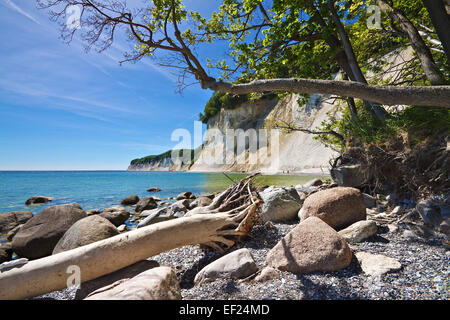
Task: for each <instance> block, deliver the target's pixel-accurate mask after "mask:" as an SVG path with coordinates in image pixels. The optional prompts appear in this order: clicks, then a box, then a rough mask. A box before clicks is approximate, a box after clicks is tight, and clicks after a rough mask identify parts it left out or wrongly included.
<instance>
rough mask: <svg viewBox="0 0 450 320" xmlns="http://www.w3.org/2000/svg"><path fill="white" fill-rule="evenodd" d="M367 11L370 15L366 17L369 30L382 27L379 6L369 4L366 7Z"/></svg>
mask: <svg viewBox="0 0 450 320" xmlns="http://www.w3.org/2000/svg"><path fill="white" fill-rule="evenodd" d="M367 12H368V13H369V14H370V16H369V17H368V19H367V28H369V29H371V30H373V29H382V27H381V9H380V7H379V6H376V5H370V6H368V7H367Z"/></svg>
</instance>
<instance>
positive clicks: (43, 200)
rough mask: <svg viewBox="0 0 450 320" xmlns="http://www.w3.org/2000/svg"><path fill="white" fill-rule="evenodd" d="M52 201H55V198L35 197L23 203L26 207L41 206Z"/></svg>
mask: <svg viewBox="0 0 450 320" xmlns="http://www.w3.org/2000/svg"><path fill="white" fill-rule="evenodd" d="M53 200H55V198H52V197H45V196H35V197H31V198H28V199H27V201H25V204H26V205H27V206H31V205H33V204H42V203H47V202H50V201H53Z"/></svg>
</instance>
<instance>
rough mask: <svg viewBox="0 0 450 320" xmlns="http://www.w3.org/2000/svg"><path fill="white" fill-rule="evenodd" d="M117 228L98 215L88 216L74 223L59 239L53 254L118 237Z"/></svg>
mask: <svg viewBox="0 0 450 320" xmlns="http://www.w3.org/2000/svg"><path fill="white" fill-rule="evenodd" d="M118 234H119V231H118V230H117V228H116V227H115V226H114V225H113V224H112V223H111V222H109V220H107V219H105V218H102V217H101V216H98V215H93V216H88V217H86V218H83V219H81V220H78V221H77V222H75V223H74V224H73V225H72V226H71V227H70V228H69V230H67V231H66V233H64V235H63V237H62V238H61V239H59V241H58V243H57V244H56V246H55V248H54V249H53V254H57V253H60V252H63V251H67V250H71V249H75V248H78V247H82V246H85V245H88V244H90V243H93V242H97V241H100V240H103V239H107V238H110V237H113V236H115V235H118Z"/></svg>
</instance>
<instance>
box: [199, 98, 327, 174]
mask: <svg viewBox="0 0 450 320" xmlns="http://www.w3.org/2000/svg"><path fill="white" fill-rule="evenodd" d="M320 97H323V96H320V95H312V96H311V98H310V100H309V102H308V103H307V104H306V105H305V106H301V107H300V106H299V105H298V102H297V100H298V98H299V97H298V95H289V96H287V97H284V98H283V99H281V100H279V101H276V100H261V101H256V102H247V103H243V104H242V105H240V106H239V107H238V108H236V109H233V110H224V109H222V110H221V111H220V112H219V113H218V114H217V115H216V116H214V117H213V118H211V119H210V120H209V122H208V129H212V130H209V131H212V133H213V134H214V135H215V138H209V139H208V137H206V138H205V147H204V149H203V150H202V152H201V154H200V157H199V159H198V160H197V161H196V162H195V163H194V165H193V166H192V167H191V168H190V171H197V172H201V171H204V172H213V171H230V172H241V171H244V172H252V171H260V172H262V173H267V174H270V173H272V174H274V173H283V172H284V173H328V168H329V160H330V158H331V157H332V156H333V155H334V152H333V151H332V150H331V149H328V148H326V147H325V146H324V145H323V144H321V143H320V142H319V141H317V140H315V139H313V138H314V135H312V134H307V133H303V132H298V131H297V132H292V133H284V132H281V131H277V132H274V131H270V130H267V131H265V130H263V129H264V122H265V120H266V119H270V118H272V119H277V120H283V121H286V122H294V123H295V125H296V126H297V127H301V128H304V129H310V130H314V129H315V128H316V127H317V126H319V125H320V123H321V122H322V121H323V120H326V119H327V118H328V115H327V113H328V112H333V110H334V109H335V105H332V104H329V103H325V102H321V101H320ZM238 129H242V130H243V131H244V132H246V133H247V135H249V136H252V135H254V139H252V140H253V141H257V142H258V143H257V144H256V145H252V144H251V143H249V142H248V141H247V142H246V143H245V142H243V144H242V145H245V150H240V149H239V147H238V143H237V141H235V142H234V144H235V147H234V148H233V147H229V149H228V150H227V146H230V145H231V146H232V143H230V141H232V140H227V138H226V133H227V132H230V130H238ZM249 129H250V130H249ZM252 129H253V130H252ZM235 133H236V131H235ZM264 133H266V134H264ZM221 135H223V136H224V137H221ZM277 135H278V137H277ZM265 136H267V137H268V139H265ZM227 141H228V142H227ZM265 141H267V145H265V144H266V142H265ZM277 142H278V143H277ZM233 149H234V152H233ZM227 151H228V153H227ZM224 154H225V155H226V156H224ZM221 160H222V161H221Z"/></svg>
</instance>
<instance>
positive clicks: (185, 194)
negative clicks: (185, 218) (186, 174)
mask: <svg viewBox="0 0 450 320" xmlns="http://www.w3.org/2000/svg"><path fill="white" fill-rule="evenodd" d="M176 199H177V200H184V199H195V195H194V194H192V192H182V193H180V194H179V195H178V196H177V197H176Z"/></svg>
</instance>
